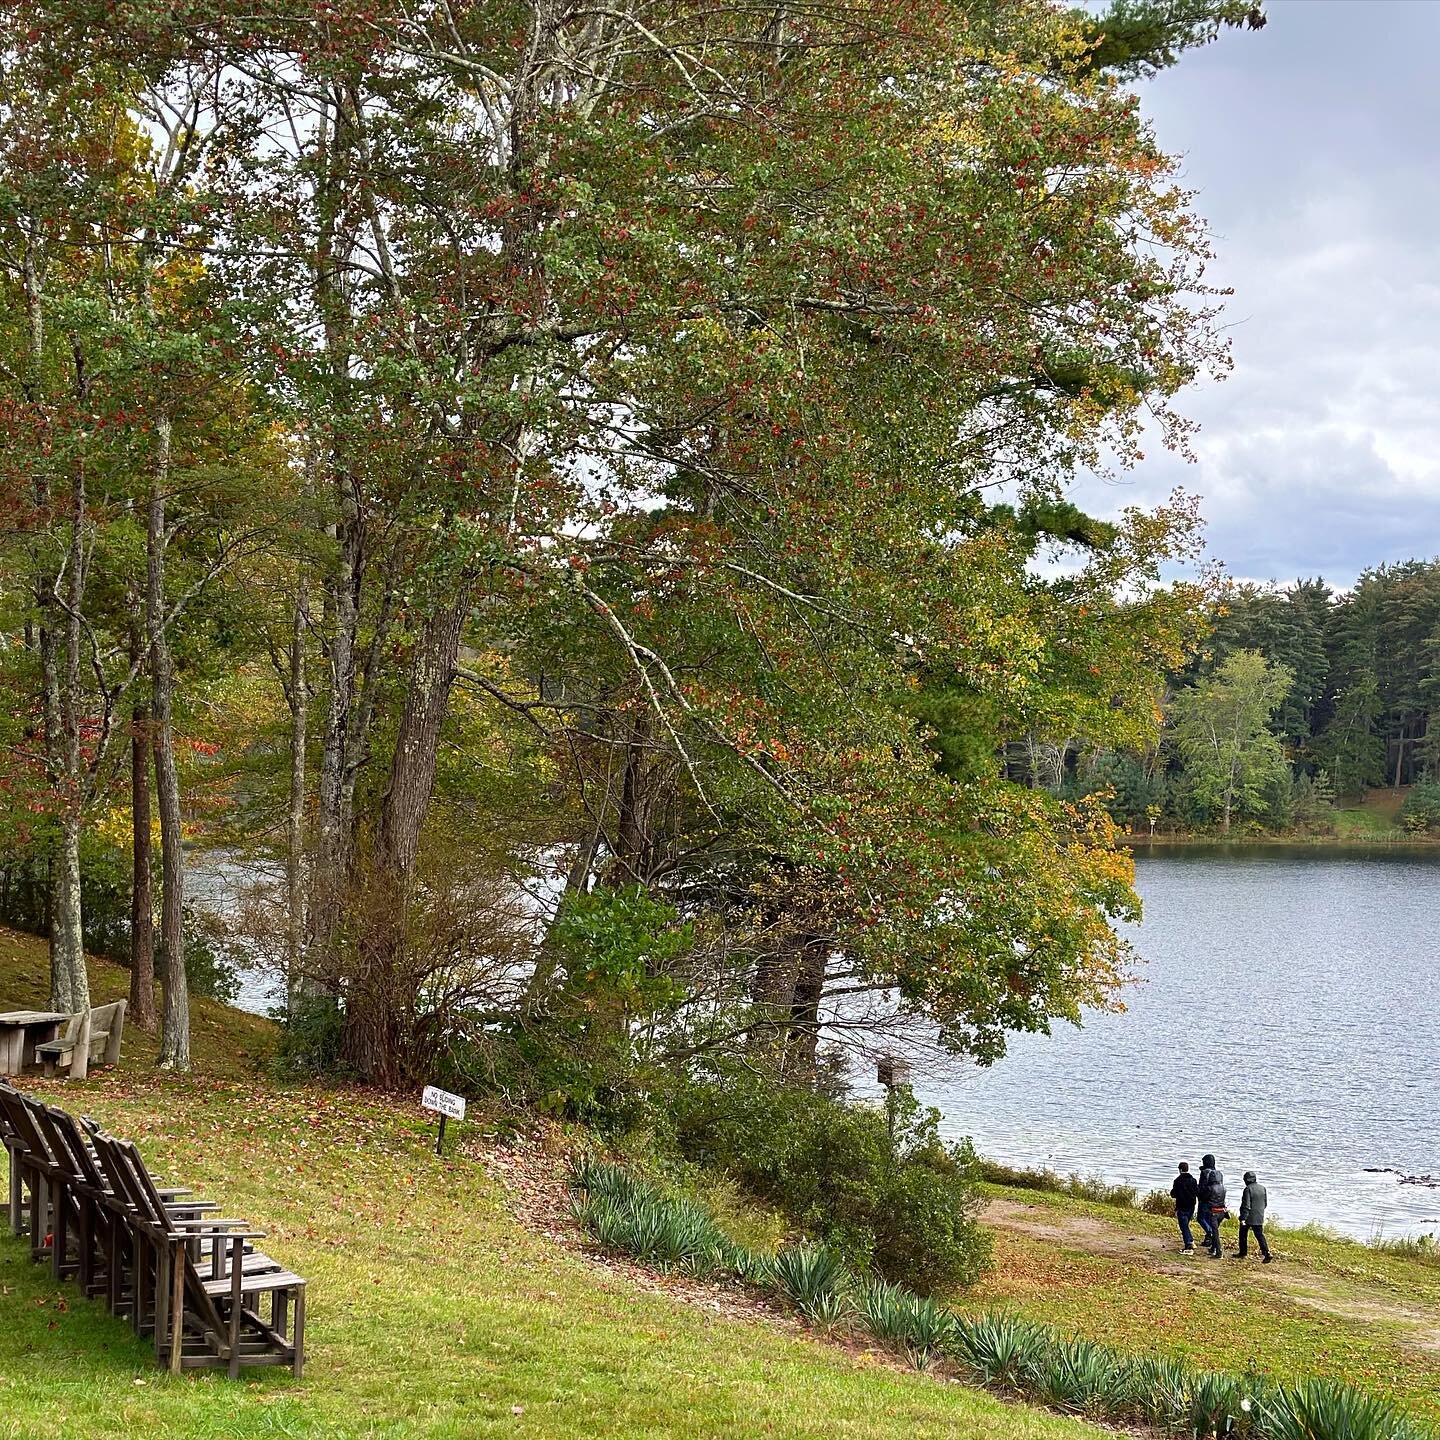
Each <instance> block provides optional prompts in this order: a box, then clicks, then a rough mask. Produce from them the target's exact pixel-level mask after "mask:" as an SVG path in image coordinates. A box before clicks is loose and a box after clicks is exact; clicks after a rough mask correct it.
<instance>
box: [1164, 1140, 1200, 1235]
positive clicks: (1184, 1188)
mask: <svg viewBox="0 0 1440 1440" xmlns="http://www.w3.org/2000/svg"><path fill="white" fill-rule="evenodd" d="M1199 1196H1200V1183H1199V1181H1197V1180H1196V1179H1195V1177H1194V1176H1193V1175H1192V1174H1191V1173H1190V1163H1189V1161H1187V1160H1182V1161H1181V1162H1180V1173H1179V1174H1178V1175H1177V1176H1176V1177H1175V1183H1174V1184H1173V1185H1172V1186H1171V1187H1170V1198H1171V1199H1172V1200H1173V1201H1174V1202H1175V1220H1176V1223H1177V1224H1178V1225H1179V1226H1180V1239H1181V1240H1182V1241H1183V1242H1184V1245H1185V1248H1184V1249H1183V1250H1182V1251H1181V1252H1180V1253H1181V1254H1182V1255H1193V1254H1194V1253H1195V1237H1194V1236H1193V1235H1192V1234H1191V1233H1190V1222H1191V1220H1193V1219H1194V1218H1195V1203H1196V1201H1197V1200H1198V1199H1199Z"/></svg>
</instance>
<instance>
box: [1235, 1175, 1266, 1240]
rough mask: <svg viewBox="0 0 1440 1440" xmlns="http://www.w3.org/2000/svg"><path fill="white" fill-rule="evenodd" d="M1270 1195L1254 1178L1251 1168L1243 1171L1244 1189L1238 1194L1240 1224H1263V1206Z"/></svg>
mask: <svg viewBox="0 0 1440 1440" xmlns="http://www.w3.org/2000/svg"><path fill="white" fill-rule="evenodd" d="M1269 1201H1270V1197H1269V1196H1268V1195H1267V1194H1266V1193H1265V1187H1264V1186H1263V1185H1262V1184H1261V1183H1260V1182H1259V1181H1258V1180H1257V1179H1256V1178H1255V1172H1254V1171H1253V1170H1247V1171H1246V1172H1245V1189H1244V1191H1243V1192H1242V1194H1241V1196H1240V1223H1241V1224H1242V1225H1255V1226H1259V1225H1263V1224H1264V1223H1265V1207H1266V1205H1267V1204H1268V1203H1269Z"/></svg>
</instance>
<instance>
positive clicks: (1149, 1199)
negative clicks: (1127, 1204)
mask: <svg viewBox="0 0 1440 1440" xmlns="http://www.w3.org/2000/svg"><path fill="white" fill-rule="evenodd" d="M1140 1208H1141V1209H1142V1210H1143V1211H1144V1212H1145V1213H1146V1214H1147V1215H1171V1216H1173V1215H1174V1214H1175V1201H1174V1200H1173V1199H1172V1198H1171V1196H1170V1192H1169V1191H1168V1190H1151V1191H1150V1192H1149V1193H1148V1194H1147V1195H1146V1196H1145V1198H1144V1199H1143V1200H1142V1201H1141V1202H1140Z"/></svg>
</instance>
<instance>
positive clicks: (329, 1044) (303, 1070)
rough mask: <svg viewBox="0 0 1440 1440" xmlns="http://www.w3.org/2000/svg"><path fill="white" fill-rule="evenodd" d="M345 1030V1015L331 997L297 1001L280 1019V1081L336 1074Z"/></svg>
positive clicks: (277, 1052) (277, 1059) (276, 1063)
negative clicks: (341, 1040) (281, 1079)
mask: <svg viewBox="0 0 1440 1440" xmlns="http://www.w3.org/2000/svg"><path fill="white" fill-rule="evenodd" d="M344 1027H345V1016H344V1012H343V1011H342V1010H341V1008H340V1002H339V1001H338V1000H337V999H335V997H334V996H333V995H311V996H301V997H299V998H298V999H297V1000H296V1002H295V1004H294V1005H293V1006H292V1007H291V1008H290V1009H289V1010H288V1011H286V1012H285V1013H284V1015H283V1016H282V1017H281V1028H280V1043H279V1045H278V1046H277V1047H276V1050H275V1058H274V1061H273V1065H274V1068H275V1070H276V1072H277V1073H278V1074H279V1075H280V1076H281V1078H283V1079H300V1078H304V1077H308V1076H314V1075H334V1074H336V1073H337V1072H338V1071H339V1070H340V1068H341V1066H340V1039H341V1035H342V1032H343V1030H344Z"/></svg>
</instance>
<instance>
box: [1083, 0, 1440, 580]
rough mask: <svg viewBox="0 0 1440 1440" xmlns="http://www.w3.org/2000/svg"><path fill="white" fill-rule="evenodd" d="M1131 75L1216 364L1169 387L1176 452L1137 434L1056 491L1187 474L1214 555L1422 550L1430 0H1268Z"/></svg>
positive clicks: (1131, 500) (1432, 209) (1439, 384)
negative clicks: (1179, 224) (1178, 415)
mask: <svg viewBox="0 0 1440 1440" xmlns="http://www.w3.org/2000/svg"><path fill="white" fill-rule="evenodd" d="M1269 10H1270V17H1271V18H1270V24H1269V25H1268V26H1267V28H1266V29H1265V30H1263V31H1261V32H1259V33H1258V34H1249V33H1245V34H1240V33H1229V32H1227V33H1226V34H1225V35H1224V36H1222V37H1221V39H1220V40H1219V41H1217V42H1216V43H1215V44H1214V45H1211V46H1209V47H1207V48H1206V49H1204V50H1202V51H1199V52H1196V53H1193V54H1191V55H1189V56H1187V57H1185V59H1184V60H1183V61H1182V62H1181V64H1180V65H1179V66H1178V67H1177V68H1176V69H1175V70H1173V71H1170V72H1167V73H1166V74H1164V75H1162V76H1160V77H1159V78H1158V79H1156V80H1155V81H1154V82H1152V83H1151V84H1150V85H1148V86H1147V87H1146V89H1145V95H1144V100H1145V105H1146V109H1147V111H1148V113H1149V114H1150V115H1151V117H1152V118H1153V121H1154V123H1155V126H1156V130H1157V133H1158V135H1159V137H1160V140H1161V142H1162V143H1163V144H1164V145H1165V147H1166V148H1167V149H1168V150H1170V151H1171V152H1172V153H1177V152H1178V153H1180V154H1182V155H1183V156H1184V157H1185V181H1186V183H1187V185H1189V186H1191V187H1193V188H1195V189H1197V190H1198V191H1199V196H1198V201H1197V203H1198V206H1199V208H1200V210H1201V212H1202V213H1203V214H1205V215H1206V216H1207V217H1208V219H1209V220H1210V222H1211V224H1212V226H1213V228H1214V231H1215V235H1216V243H1217V248H1218V251H1219V255H1218V259H1217V262H1216V264H1215V266H1214V268H1213V270H1212V272H1211V275H1210V277H1209V278H1210V279H1212V280H1213V281H1214V282H1215V283H1216V284H1219V285H1223V286H1228V287H1233V289H1234V291H1235V294H1234V296H1233V297H1232V298H1231V299H1230V301H1229V302H1228V305H1227V311H1226V318H1227V321H1228V322H1229V323H1230V324H1231V325H1232V326H1233V329H1232V330H1231V332H1230V333H1231V336H1232V340H1233V345H1234V356H1235V369H1234V372H1233V374H1232V375H1231V376H1230V378H1229V379H1228V380H1226V381H1225V382H1224V383H1223V384H1212V385H1206V386H1204V387H1200V388H1197V389H1196V390H1194V391H1192V392H1191V393H1190V394H1189V395H1188V396H1186V397H1185V398H1184V400H1183V403H1182V409H1183V410H1184V411H1185V412H1186V413H1187V414H1189V415H1191V416H1192V417H1194V418H1195V419H1196V420H1198V421H1199V422H1200V425H1201V427H1202V429H1201V434H1200V436H1199V439H1198V441H1197V443H1196V446H1195V449H1196V453H1197V463H1196V464H1195V465H1185V464H1183V463H1182V462H1181V461H1179V460H1178V459H1177V458H1176V457H1173V456H1168V455H1164V454H1161V453H1159V452H1158V451H1156V450H1154V449H1152V450H1151V451H1150V452H1148V453H1149V455H1150V458H1149V459H1147V460H1146V461H1145V462H1144V463H1143V464H1142V465H1140V466H1139V467H1138V468H1137V469H1136V470H1135V471H1133V472H1131V473H1130V474H1129V475H1127V476H1126V477H1124V480H1123V483H1121V484H1118V485H1106V484H1104V483H1103V482H1099V481H1094V480H1091V481H1087V482H1085V483H1084V484H1082V486H1081V487H1080V491H1081V493H1080V495H1079V496H1078V497H1077V498H1080V499H1081V500H1083V501H1085V502H1087V503H1089V504H1091V505H1092V506H1094V507H1095V508H1099V509H1112V508H1118V507H1119V506H1120V505H1122V504H1136V503H1141V504H1150V503H1154V502H1155V501H1157V500H1158V499H1160V498H1162V497H1163V496H1164V495H1165V494H1166V493H1168V491H1169V490H1170V489H1171V488H1172V487H1173V486H1174V485H1175V484H1176V483H1180V484H1183V485H1184V486H1185V488H1187V489H1188V490H1191V491H1193V492H1195V493H1198V494H1199V495H1200V496H1201V497H1202V500H1203V510H1204V513H1205V515H1206V517H1207V519H1208V520H1209V522H1210V529H1209V539H1210V549H1211V552H1212V553H1213V554H1214V555H1215V556H1217V557H1218V558H1219V559H1221V560H1223V561H1224V562H1225V563H1226V565H1227V567H1228V568H1229V569H1230V570H1231V571H1232V572H1233V573H1235V574H1238V575H1243V576H1251V577H1266V578H1275V579H1281V580H1285V579H1290V578H1293V577H1295V576H1296V575H1309V574H1315V573H1317V572H1323V573H1324V574H1325V575H1326V576H1327V578H1329V579H1330V580H1331V581H1332V582H1334V583H1338V584H1348V583H1350V581H1352V580H1353V579H1354V577H1355V575H1356V574H1357V573H1358V572H1359V571H1360V570H1362V569H1364V568H1365V567H1366V566H1368V565H1372V564H1376V563H1379V562H1381V561H1384V560H1398V559H1404V558H1406V557H1408V556H1411V555H1421V556H1430V555H1434V554H1437V553H1440V154H1437V145H1440V86H1437V84H1436V83H1435V80H1434V75H1433V65H1434V59H1433V57H1434V56H1435V54H1437V53H1440V4H1435V3H1424V0H1271V4H1270V6H1269Z"/></svg>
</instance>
